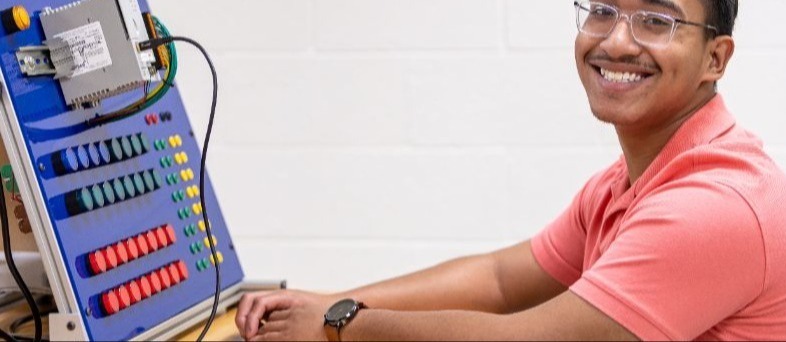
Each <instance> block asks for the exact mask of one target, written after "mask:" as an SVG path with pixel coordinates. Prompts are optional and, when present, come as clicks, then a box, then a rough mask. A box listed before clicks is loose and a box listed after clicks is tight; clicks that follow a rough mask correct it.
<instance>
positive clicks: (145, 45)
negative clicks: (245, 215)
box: [139, 36, 221, 341]
mask: <svg viewBox="0 0 786 342" xmlns="http://www.w3.org/2000/svg"><path fill="white" fill-rule="evenodd" d="M173 41H181V42H186V43H189V44H191V45H193V46H194V47H196V48H197V49H199V52H201V53H202V56H204V57H205V60H207V64H208V66H210V73H211V74H212V76H213V103H212V104H211V105H210V119H209V120H208V122H207V132H206V133H205V142H204V144H203V145H202V159H201V162H200V165H199V192H200V194H201V195H200V196H199V202H200V205H202V219H203V220H204V221H205V231H206V232H207V240H208V245H209V246H210V254H211V255H212V256H213V261H214V262H213V264H214V265H215V267H216V291H215V294H214V296H213V309H212V310H211V311H210V317H209V318H208V319H207V323H205V327H204V328H203V329H202V333H200V334H199V337H198V338H197V341H202V339H203V338H205V334H207V331H208V330H210V326H211V325H212V324H213V320H214V319H215V317H216V312H217V311H218V301H219V296H220V295H221V272H220V271H219V264H220V263H219V260H218V255H217V253H216V246H215V244H214V243H213V233H212V231H211V229H210V220H208V218H207V205H206V204H205V162H206V161H207V147H208V144H210V135H211V133H212V132H213V119H214V118H215V115H216V103H217V102H218V75H217V74H216V68H215V66H213V60H211V59H210V56H209V55H208V54H207V51H206V50H205V48H204V47H202V45H201V44H199V43H197V42H196V41H195V40H193V39H191V38H186V37H176V36H172V37H163V38H157V39H151V40H148V41H145V42H142V43H139V48H140V49H141V50H145V49H153V48H156V47H158V46H160V45H163V44H168V43H171V42H173Z"/></svg>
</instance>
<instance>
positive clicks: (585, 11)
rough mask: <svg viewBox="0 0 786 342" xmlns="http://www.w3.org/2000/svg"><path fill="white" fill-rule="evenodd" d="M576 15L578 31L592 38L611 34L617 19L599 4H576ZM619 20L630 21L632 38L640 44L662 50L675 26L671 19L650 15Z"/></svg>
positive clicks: (638, 14) (610, 9)
mask: <svg viewBox="0 0 786 342" xmlns="http://www.w3.org/2000/svg"><path fill="white" fill-rule="evenodd" d="M576 11H577V24H578V28H579V30H580V31H581V32H583V33H585V34H588V35H591V36H594V37H606V36H608V35H609V34H611V31H612V30H614V27H615V26H616V24H617V22H618V21H619V18H620V13H619V11H618V10H617V9H616V8H614V7H612V6H609V5H606V4H603V3H598V2H591V1H581V2H578V5H577V6H576ZM622 16H623V17H626V18H627V19H628V20H629V21H630V27H631V31H632V33H633V37H634V38H635V39H636V41H638V42H639V43H642V44H646V45H655V46H662V45H666V44H668V43H669V42H670V41H671V37H672V34H673V32H674V25H675V21H674V19H673V18H671V17H669V16H667V15H664V14H658V13H650V12H636V13H633V14H632V15H630V16H627V15H622Z"/></svg>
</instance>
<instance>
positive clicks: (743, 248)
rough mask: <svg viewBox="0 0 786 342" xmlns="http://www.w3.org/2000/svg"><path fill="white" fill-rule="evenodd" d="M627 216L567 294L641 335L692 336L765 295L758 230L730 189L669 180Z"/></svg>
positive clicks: (653, 337)
mask: <svg viewBox="0 0 786 342" xmlns="http://www.w3.org/2000/svg"><path fill="white" fill-rule="evenodd" d="M626 215H627V217H626V218H624V219H623V220H624V221H623V223H622V224H621V226H620V230H619V232H618V236H617V237H616V239H615V240H614V241H613V242H612V243H611V244H610V245H609V246H608V249H607V250H605V251H602V252H603V254H602V256H601V257H600V259H599V260H598V261H597V262H596V263H595V264H594V265H592V267H590V268H589V269H588V270H586V271H585V272H584V274H583V275H582V276H581V279H579V280H578V281H577V282H576V283H575V284H573V286H571V287H570V290H571V291H573V292H574V293H576V294H577V295H578V296H580V297H582V298H583V299H584V300H586V301H588V302H589V303H591V304H592V305H593V306H595V307H596V308H598V309H599V310H600V311H602V312H604V313H605V314H607V315H608V316H610V317H611V318H612V319H614V320H615V321H616V322H618V323H620V324H621V325H623V326H624V327H626V328H627V329H628V330H630V331H631V332H632V333H633V334H635V335H636V336H638V337H639V338H641V339H644V340H692V339H695V338H697V337H698V336H701V335H702V334H703V333H704V332H706V331H708V330H710V329H711V328H712V327H713V326H715V325H717V324H718V323H719V322H721V321H722V320H724V319H725V318H727V317H729V316H731V315H733V314H734V313H735V312H737V311H739V310H741V309H743V308H744V307H745V306H746V305H748V304H749V303H750V302H752V301H753V300H754V299H755V298H756V297H757V296H758V295H759V294H760V293H761V292H762V289H763V284H764V274H765V257H764V245H763V240H762V235H761V228H760V225H759V223H758V221H757V218H756V216H755V214H754V211H753V210H752V209H751V208H750V207H749V205H748V204H747V201H745V200H744V199H743V198H742V197H741V196H740V195H739V194H738V193H737V192H735V191H734V190H733V189H731V188H729V187H727V186H725V185H721V184H706V183H690V182H687V181H680V182H674V183H671V184H670V185H669V187H668V188H667V189H663V190H658V191H657V192H654V193H652V194H650V195H648V197H647V198H645V199H643V200H642V201H641V202H640V203H638V204H637V205H635V207H633V208H631V209H629V212H628V213H627V214H626Z"/></svg>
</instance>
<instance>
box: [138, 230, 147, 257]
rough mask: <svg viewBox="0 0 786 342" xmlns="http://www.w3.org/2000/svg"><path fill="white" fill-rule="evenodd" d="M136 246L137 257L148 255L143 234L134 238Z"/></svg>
mask: <svg viewBox="0 0 786 342" xmlns="http://www.w3.org/2000/svg"><path fill="white" fill-rule="evenodd" d="M135 240H136V246H137V247H139V256H140V257H143V256H145V255H147V254H148V253H150V248H149V247H148V245H147V239H146V238H145V236H144V234H142V235H139V236H137V237H136V239H135Z"/></svg>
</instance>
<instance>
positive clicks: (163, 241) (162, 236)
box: [155, 228, 169, 248]
mask: <svg viewBox="0 0 786 342" xmlns="http://www.w3.org/2000/svg"><path fill="white" fill-rule="evenodd" d="M155 232H156V240H158V245H159V246H161V248H164V247H166V246H169V240H168V239H167V236H166V230H164V228H158V229H156V230H155Z"/></svg>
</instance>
